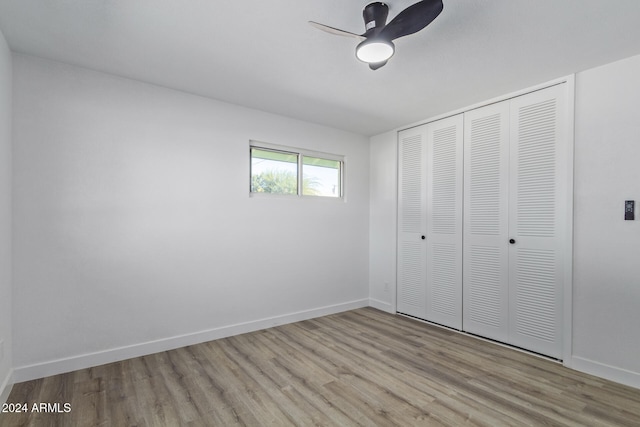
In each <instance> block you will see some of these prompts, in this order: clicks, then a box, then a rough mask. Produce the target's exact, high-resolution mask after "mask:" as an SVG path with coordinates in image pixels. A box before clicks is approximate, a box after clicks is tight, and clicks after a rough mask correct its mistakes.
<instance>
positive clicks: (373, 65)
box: [369, 60, 388, 70]
mask: <svg viewBox="0 0 640 427" xmlns="http://www.w3.org/2000/svg"><path fill="white" fill-rule="evenodd" d="M387 62H388V60H387V61H382V62H372V63H371V64H369V68H371V69H372V70H377V69H378V68H381V67H384V66H385V65H387Z"/></svg>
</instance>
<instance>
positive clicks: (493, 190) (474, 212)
mask: <svg viewBox="0 0 640 427" xmlns="http://www.w3.org/2000/svg"><path fill="white" fill-rule="evenodd" d="M464 120H465V122H464V249H463V329H464V330H465V331H467V332H470V333H474V334H477V335H482V336H484V337H487V338H492V339H495V340H498V341H503V342H506V341H507V340H508V316H509V312H508V304H509V301H508V295H509V294H508V286H509V283H508V204H507V196H508V179H509V103H508V101H505V102H502V103H497V104H493V105H489V106H486V107H483V108H479V109H476V110H472V111H469V112H467V113H465V119H464Z"/></svg>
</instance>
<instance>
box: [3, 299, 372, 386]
mask: <svg viewBox="0 0 640 427" xmlns="http://www.w3.org/2000/svg"><path fill="white" fill-rule="evenodd" d="M368 305H369V300H368V299H362V300H355V301H350V302H346V303H341V304H335V305H330V306H325V307H318V308H314V309H310V310H303V311H297V312H293V313H288V314H284V315H281V316H274V317H269V318H265V319H260V320H255V321H251V322H245V323H238V324H234V325H228V326H222V327H219V328H214V329H209V330H205V331H200V332H195V333H192V334H185V335H180V336H175V337H171V338H165V339H161V340H156V341H149V342H146V343H141V344H135V345H131V346H125V347H119V348H114V349H110V350H106V351H101V352H95V353H88V354H83V355H80V356H74V357H68V358H64V359H58V360H52V361H49V362H44V363H37V364H33V365H28V366H20V367H17V368H15V369H14V371H13V380H14V382H16V383H18V382H23V381H30V380H34V379H38V378H44V377H48V376H51V375H58V374H62V373H65V372H71V371H75V370H78V369H85V368H90V367H93V366H100V365H104V364H107V363H112V362H117V361H120V360H126V359H131V358H133V357H140V356H145V355H148V354H153V353H159V352H162V351H167V350H173V349H176V348H180V347H185V346H188V345H194V344H200V343H203V342H207V341H213V340H217V339H220V338H225V337H230V336H233V335H239V334H244V333H248V332H254V331H258V330H261V329H266V328H271V327H274V326H279V325H284V324H287V323H294V322H299V321H302V320H308V319H313V318H315V317H321V316H327V315H330V314H336V313H340V312H343V311H348V310H355V309H357V308H363V307H367V306H368Z"/></svg>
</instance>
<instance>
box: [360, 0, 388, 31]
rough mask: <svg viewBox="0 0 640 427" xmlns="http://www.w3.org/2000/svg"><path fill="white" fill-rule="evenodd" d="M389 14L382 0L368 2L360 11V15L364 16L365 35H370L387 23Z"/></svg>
mask: <svg viewBox="0 0 640 427" xmlns="http://www.w3.org/2000/svg"><path fill="white" fill-rule="evenodd" d="M388 15H389V6H387V5H386V4H385V3H382V2H379V1H377V2H374V3H369V4H368V5H367V6H365V8H364V10H363V11H362V17H363V18H364V26H365V30H366V32H365V33H364V34H363V35H364V36H365V37H370V36H372V35H373V34H374V33H377V32H378V31H380V30H381V29H382V28H384V26H385V24H386V23H387V16H388Z"/></svg>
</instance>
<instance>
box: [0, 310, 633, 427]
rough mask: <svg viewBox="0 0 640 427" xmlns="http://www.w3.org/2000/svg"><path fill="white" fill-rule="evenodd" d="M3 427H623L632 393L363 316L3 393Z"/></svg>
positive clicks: (376, 315)
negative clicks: (14, 406) (21, 409)
mask: <svg viewBox="0 0 640 427" xmlns="http://www.w3.org/2000/svg"><path fill="white" fill-rule="evenodd" d="M18 402H24V403H26V404H27V405H28V406H29V408H31V406H32V405H33V404H37V405H38V404H40V403H44V404H59V405H64V404H65V403H68V404H70V405H71V412H68V413H67V412H64V411H59V410H58V409H64V407H63V406H59V407H55V406H49V407H48V408H49V409H56V410H55V411H42V412H38V411H28V412H26V413H3V414H0V427H4V426H11V427H15V426H85V425H86V426H90V425H95V426H118V427H120V426H168V425H170V426H264V425H272V426H307V425H309V426H396V425H397V426H408V425H411V426H421V425H424V426H492V427H494V426H538V425H553V426H585V425H588V426H635V427H637V426H638V425H640V390H638V389H634V388H631V387H626V386H622V385H620V384H615V383H613V382H610V381H606V380H603V379H600V378H596V377H593V376H589V375H586V374H583V373H580V372H577V371H573V370H570V369H567V368H565V367H563V366H562V365H561V364H559V363H556V362H553V361H550V360H546V359H544V358H540V357H537V356H533V355H530V354H527V353H524V352H521V351H516V350H513V349H510V348H506V347H504V346H501V345H496V344H494V343H491V342H487V341H484V340H479V339H477V338H473V337H469V336H466V335H464V334H459V333H456V332H455V331H452V330H449V329H446V328H440V327H436V326H433V325H429V324H426V323H424V322H420V321H416V320H414V319H411V318H407V317H404V316H395V315H390V314H388V313H384V312H381V311H378V310H375V309H372V308H365V309H359V310H353V311H349V312H345V313H339V314H335V315H331V316H325V317H321V318H317V319H312V320H307V321H303V322H298V323H294V324H288V325H282V326H278V327H275V328H270V329H266V330H262V331H257V332H253V333H249V334H244V335H238V336H234V337H229V338H225V339H221V340H217V341H211V342H207V343H203V344H199V345H193V346H188V347H184V348H180V349H177V350H172V351H167V352H162V353H157V354H153V355H148V356H144V357H139V358H134V359H130V360H125V361H121V362H116V363H112V364H108V365H103V366H96V367H93V368H89V369H83V370H79V371H75V372H70V373H68V374H63V375H56V376H53V377H47V378H42V379H39V380H34V381H27V382H24V383H20V384H16V385H14V387H13V389H12V391H11V394H10V396H9V400H8V403H18Z"/></svg>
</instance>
